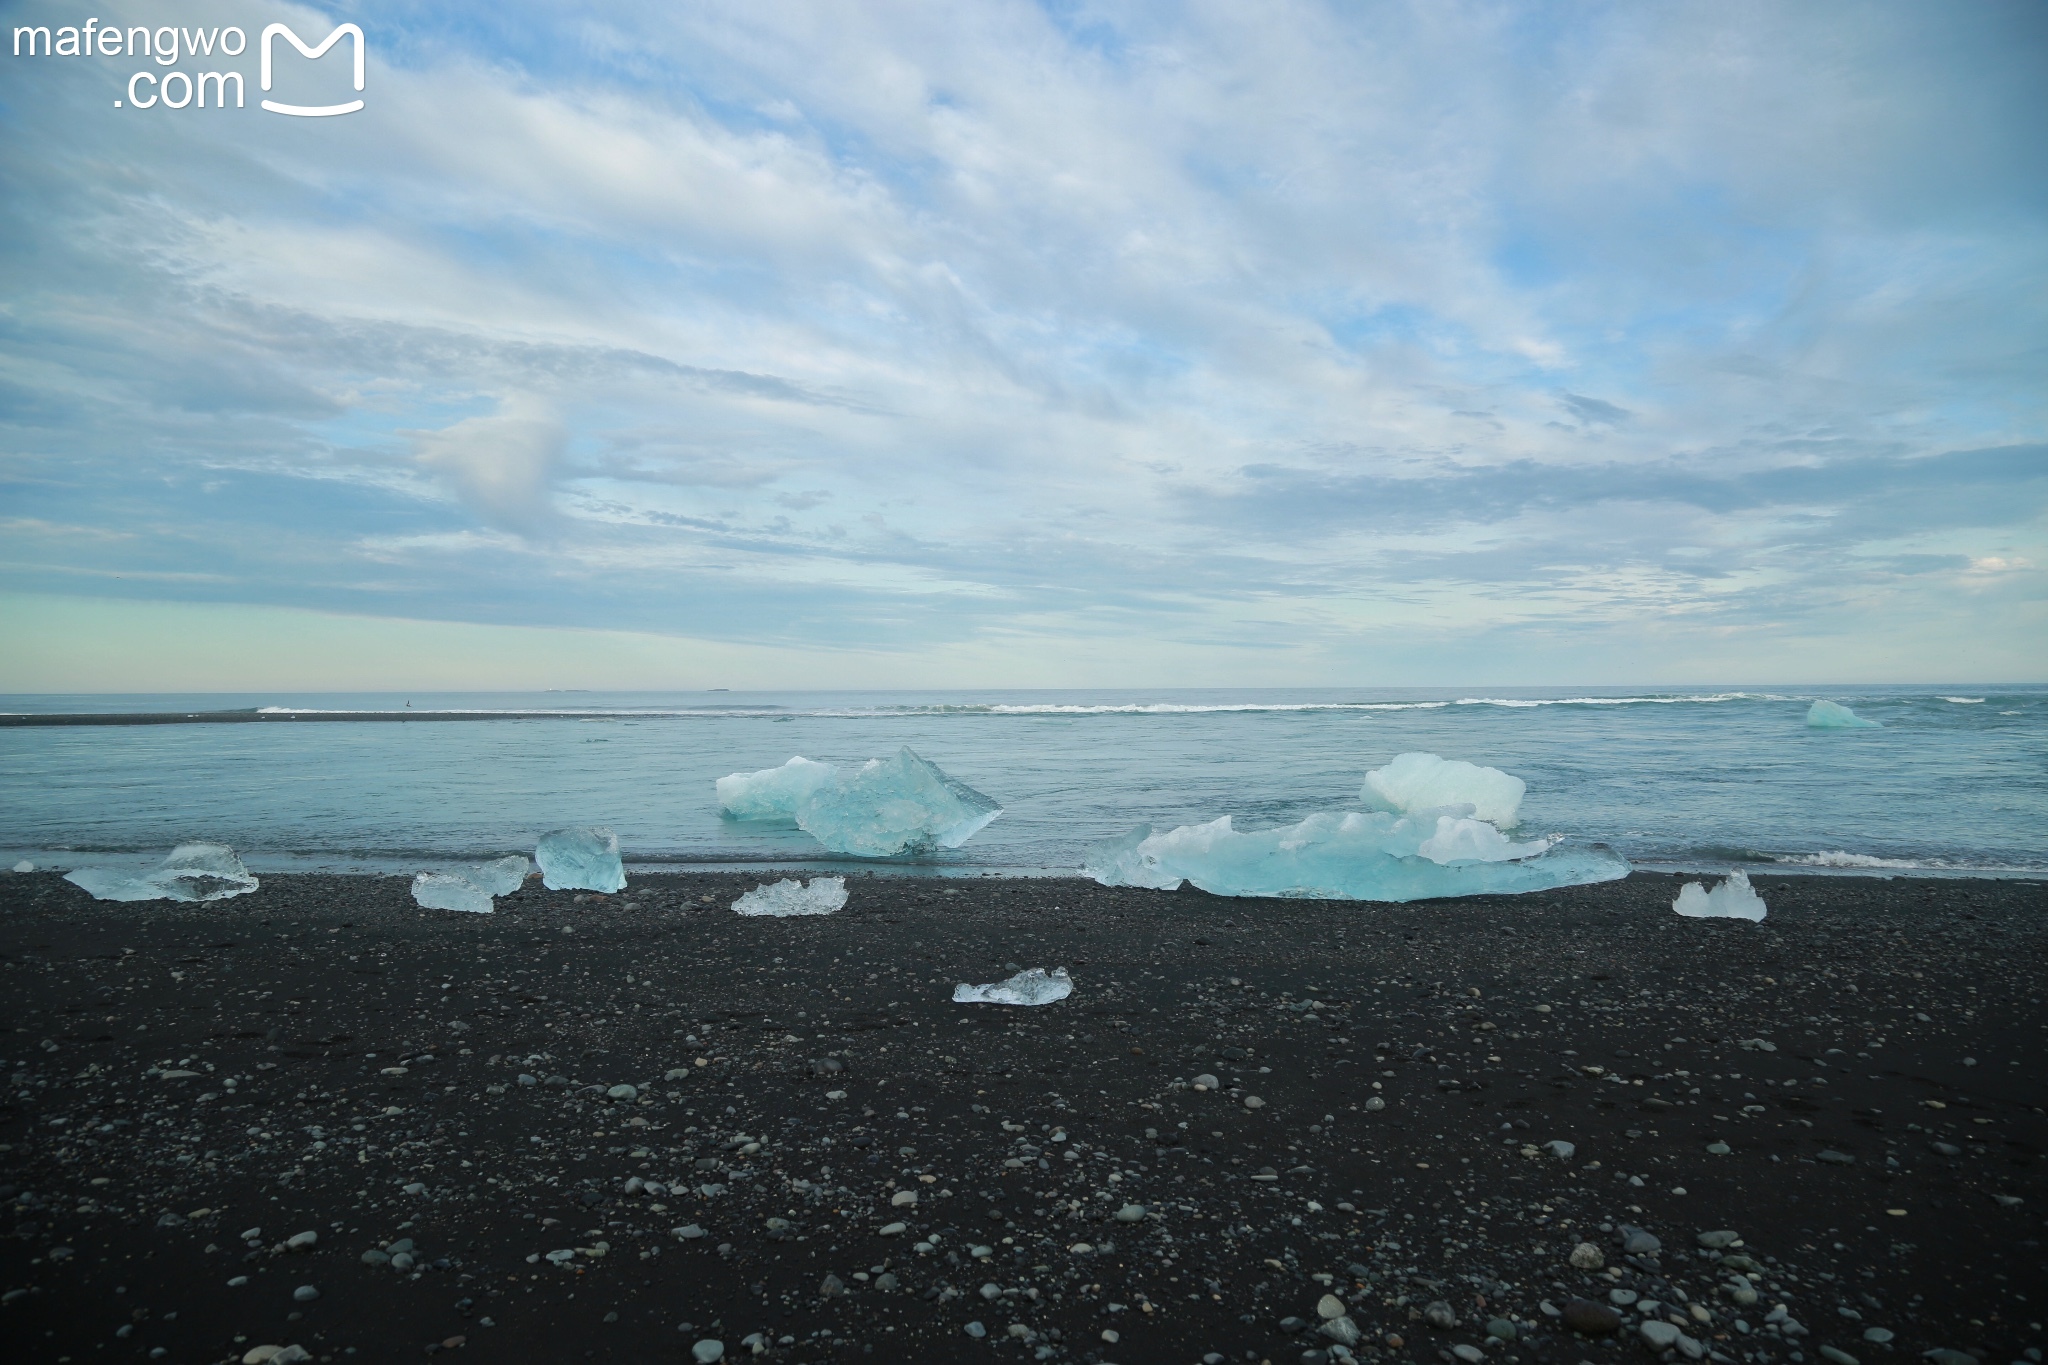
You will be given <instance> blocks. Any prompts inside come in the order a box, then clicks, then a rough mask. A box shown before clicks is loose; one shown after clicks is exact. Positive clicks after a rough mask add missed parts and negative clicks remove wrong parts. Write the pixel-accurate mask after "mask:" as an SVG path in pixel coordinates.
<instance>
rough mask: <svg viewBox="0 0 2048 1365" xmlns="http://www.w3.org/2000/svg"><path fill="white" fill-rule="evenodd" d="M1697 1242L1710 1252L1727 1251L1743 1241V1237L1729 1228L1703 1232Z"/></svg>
mask: <svg viewBox="0 0 2048 1365" xmlns="http://www.w3.org/2000/svg"><path fill="white" fill-rule="evenodd" d="M1695 1240H1696V1241H1698V1242H1699V1244H1700V1245H1701V1246H1703V1247H1705V1248H1706V1249H1707V1250H1709V1251H1726V1250H1727V1249H1728V1248H1729V1247H1732V1246H1734V1245H1735V1244H1736V1243H1737V1242H1739V1241H1741V1240H1742V1236H1741V1234H1740V1233H1737V1232H1734V1231H1732V1230H1730V1229H1728V1228H1721V1229H1720V1230H1718V1231H1715V1232H1703V1233H1701V1234H1700V1235H1699V1236H1698V1237H1697V1238H1696V1239H1695Z"/></svg>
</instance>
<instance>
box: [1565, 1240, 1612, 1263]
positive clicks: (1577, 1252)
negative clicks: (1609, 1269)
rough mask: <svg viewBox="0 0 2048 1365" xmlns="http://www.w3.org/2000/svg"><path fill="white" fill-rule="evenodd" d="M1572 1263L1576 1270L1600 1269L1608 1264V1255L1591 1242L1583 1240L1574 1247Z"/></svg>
mask: <svg viewBox="0 0 2048 1365" xmlns="http://www.w3.org/2000/svg"><path fill="white" fill-rule="evenodd" d="M1571 1263H1572V1269H1574V1270H1598V1269H1599V1268H1600V1267H1601V1266H1603V1265H1606V1264H1607V1257H1606V1256H1605V1255H1604V1254H1603V1253H1602V1252H1601V1250H1600V1248H1599V1247H1596V1246H1594V1245H1593V1244H1592V1243H1591V1242H1581V1243H1579V1244H1578V1245H1577V1246H1575V1247H1573V1248H1572V1254H1571Z"/></svg>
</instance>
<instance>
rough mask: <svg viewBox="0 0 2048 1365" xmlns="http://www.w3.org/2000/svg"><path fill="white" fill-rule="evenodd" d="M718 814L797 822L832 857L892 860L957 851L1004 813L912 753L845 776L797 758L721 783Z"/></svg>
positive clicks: (878, 760)
mask: <svg viewBox="0 0 2048 1365" xmlns="http://www.w3.org/2000/svg"><path fill="white" fill-rule="evenodd" d="M718 809H719V812H720V813H721V814H723V815H725V816H727V817H728V818H731V819H735V820H770V819H783V820H794V821H795V822H796V825H797V828H799V829H801V830H803V831H804V832H805V833H807V834H809V835H810V836H811V837H812V838H814V839H816V840H817V841H818V842H819V843H821V844H823V845H824V846H825V847H826V848H828V849H830V850H831V851H832V852H834V853H844V854H850V855H852V856H854V857H857V858H893V857H897V856H899V855H902V854H905V853H930V852H932V851H933V850H935V849H941V848H958V847H960V846H961V845H962V844H964V843H966V842H967V841H968V840H969V839H971V838H973V837H974V835H975V834H976V833H978V832H979V831H980V830H981V829H982V827H983V826H985V825H987V824H988V822H989V821H991V820H993V819H995V818H996V817H997V816H998V815H1001V814H1002V813H1003V810H1002V807H1001V806H998V805H997V804H996V803H995V802H994V801H992V800H990V799H989V798H988V797H986V796H984V795H982V794H981V793H980V792H978V791H976V790H975V789H974V788H972V787H970V786H968V785H967V784H966V783H965V782H962V781H960V780H958V779H957V778H953V777H949V776H947V775H946V773H944V772H943V771H941V770H940V769H939V766H938V765H937V764H935V763H932V762H929V761H927V760H926V759H923V758H920V757H919V756H918V755H917V754H916V753H915V752H914V751H912V750H911V749H910V748H909V747H908V746H905V747H904V748H902V749H900V750H898V751H897V753H896V756H895V757H893V758H876V759H870V760H869V761H868V762H866V763H864V764H862V765H861V766H860V767H859V768H856V769H853V770H851V771H847V770H844V769H841V768H837V767H834V766H833V765H832V764H829V763H814V762H812V761H811V760H810V759H807V758H792V759H790V760H789V762H787V763H785V764H783V765H782V766H781V767H779V768H765V769H762V770H761V771H760V772H752V773H733V774H731V775H730V776H727V777H721V778H720V779H718Z"/></svg>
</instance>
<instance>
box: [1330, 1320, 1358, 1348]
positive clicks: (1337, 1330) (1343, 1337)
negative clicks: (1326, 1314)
mask: <svg viewBox="0 0 2048 1365" xmlns="http://www.w3.org/2000/svg"><path fill="white" fill-rule="evenodd" d="M1322 1333H1323V1335H1324V1336H1326V1337H1328V1338H1329V1339H1330V1340H1332V1341H1334V1342H1336V1343H1338V1344H1339V1345H1341V1346H1356V1345H1357V1344H1358V1342H1359V1338H1360V1337H1361V1336H1363V1335H1364V1334H1363V1333H1361V1332H1360V1331H1359V1330H1358V1324H1357V1323H1356V1322H1353V1321H1352V1320H1351V1315H1350V1314H1349V1313H1340V1314H1338V1315H1337V1316H1336V1317H1334V1318H1331V1319H1330V1320H1329V1321H1327V1322H1325V1323H1324V1324H1323V1326H1322Z"/></svg>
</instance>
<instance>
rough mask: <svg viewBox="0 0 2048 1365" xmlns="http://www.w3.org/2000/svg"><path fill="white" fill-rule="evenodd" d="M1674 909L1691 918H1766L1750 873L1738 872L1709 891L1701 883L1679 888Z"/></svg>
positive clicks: (1673, 903)
mask: <svg viewBox="0 0 2048 1365" xmlns="http://www.w3.org/2000/svg"><path fill="white" fill-rule="evenodd" d="M1671 908H1672V909H1673V910H1676V911H1677V912H1678V913H1679V914H1681V915H1684V916H1686V917H1688V918H1690V919H1754V920H1760V919H1762V918H1763V917H1764V913H1765V912H1764V898H1763V897H1762V896H1759V895H1758V894H1757V893H1756V888H1755V887H1753V886H1751V885H1750V884H1749V876H1748V874H1746V873H1744V872H1742V871H1740V870H1737V871H1734V872H1731V873H1729V874H1728V879H1727V880H1726V881H1724V882H1722V883H1721V884H1720V885H1719V886H1717V887H1715V888H1714V889H1713V890H1711V891H1709V890H1707V888H1706V887H1705V886H1704V885H1703V884H1701V883H1699V882H1687V883H1686V884H1685V885H1684V886H1681V887H1679V888H1678V899H1677V900H1675V901H1673V902H1671Z"/></svg>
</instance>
